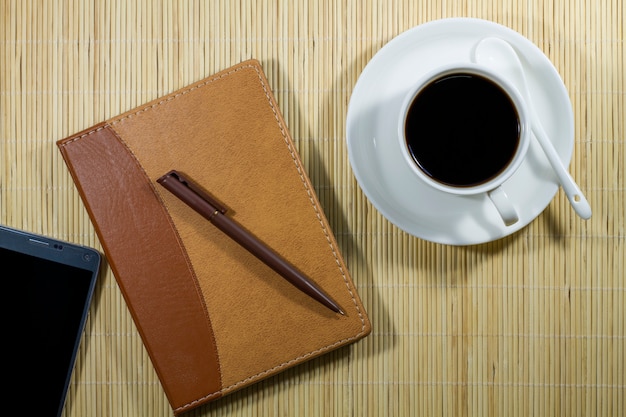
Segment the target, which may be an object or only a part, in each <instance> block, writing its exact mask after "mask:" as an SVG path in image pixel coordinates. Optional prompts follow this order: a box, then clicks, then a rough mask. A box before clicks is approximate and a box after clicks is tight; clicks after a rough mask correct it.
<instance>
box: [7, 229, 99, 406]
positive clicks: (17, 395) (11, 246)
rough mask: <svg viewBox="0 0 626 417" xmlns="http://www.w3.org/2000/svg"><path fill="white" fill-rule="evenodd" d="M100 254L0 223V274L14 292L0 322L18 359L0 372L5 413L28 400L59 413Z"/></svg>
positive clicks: (10, 350) (12, 356)
mask: <svg viewBox="0 0 626 417" xmlns="http://www.w3.org/2000/svg"><path fill="white" fill-rule="evenodd" d="M100 258H101V256H100V253H99V252H97V251H96V250H94V249H92V248H88V247H84V246H80V245H76V244H73V243H68V242H64V241H60V240H57V239H53V238H50V237H47V236H41V235H37V234H33V233H30V232H27V231H23V230H16V229H13V228H9V227H6V226H0V265H2V268H3V272H2V277H3V278H4V279H5V283H7V284H8V285H7V287H6V289H7V291H8V293H11V294H12V295H11V297H12V298H13V297H19V298H15V301H17V300H18V299H19V302H17V303H13V304H14V306H13V307H12V309H11V311H12V312H13V311H15V312H16V313H17V314H9V315H8V316H7V317H6V318H5V321H4V322H3V324H5V326H4V329H5V332H6V333H7V335H10V342H9V343H5V344H4V348H5V349H4V351H5V352H6V351H7V349H8V353H5V354H6V357H7V358H10V360H11V361H13V362H14V363H15V364H19V366H11V367H8V369H9V371H8V372H5V377H6V381H7V382H8V384H7V385H6V386H8V387H9V388H8V390H9V393H8V397H10V398H12V399H13V401H10V405H9V407H10V408H9V410H8V414H9V415H15V414H17V413H18V412H20V411H22V412H23V410H24V407H25V405H28V404H29V403H32V407H33V408H32V410H33V412H34V413H35V414H37V415H45V416H60V415H61V414H62V412H63V407H64V404H65V400H66V397H67V391H68V388H69V384H70V380H71V376H72V372H73V371H74V366H75V362H76V356H77V352H78V348H79V346H80V342H81V338H82V334H83V330H84V327H85V323H86V321H87V315H88V312H89V307H90V305H91V299H92V296H93V292H94V288H95V285H96V280H97V278H98V270H99V267H100ZM9 289H10V291H9ZM7 339H8V338H7ZM7 342H8V340H7ZM12 407H15V409H13V408H12Z"/></svg>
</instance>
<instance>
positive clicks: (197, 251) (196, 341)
mask: <svg viewBox="0 0 626 417" xmlns="http://www.w3.org/2000/svg"><path fill="white" fill-rule="evenodd" d="M58 146H59V149H60V151H61V153H62V155H63V158H64V159H65V162H66V164H67V166H68V168H69V170H70V173H71V175H72V177H73V179H74V182H75V184H76V186H77V189H78V191H79V193H80V195H81V198H82V200H83V202H84V204H85V207H86V209H87V211H88V213H89V216H90V218H91V220H92V222H93V224H94V226H95V229H96V231H97V233H98V237H99V239H100V242H101V244H102V246H103V249H104V252H105V255H106V257H107V259H108V261H109V263H110V265H111V268H112V271H113V274H114V275H115V277H116V280H117V283H118V285H119V288H120V290H121V292H122V294H123V296H124V298H125V301H126V304H127V305H128V308H129V310H130V313H131V315H132V317H133V319H134V322H135V324H136V326H137V328H138V331H139V333H140V334H141V338H142V341H143V343H144V345H145V347H146V349H147V352H148V354H149V356H150V358H151V361H152V363H153V365H154V367H155V370H156V372H157V374H158V376H159V379H160V381H161V384H162V386H163V388H164V391H165V393H166V395H167V398H168V400H169V402H170V405H171V406H172V409H173V411H174V413H175V414H180V413H183V412H185V411H187V410H190V409H192V408H194V407H196V406H199V405H201V404H204V403H206V402H209V401H212V400H215V399H218V398H219V397H221V396H223V395H226V394H229V393H231V392H233V391H236V390H238V389H240V388H243V387H246V386H248V385H250V384H253V383H255V382H258V381H260V380H262V379H265V378H267V377H269V376H272V375H275V374H277V373H279V372H281V371H283V370H285V369H287V368H289V367H292V366H295V365H298V364H300V363H302V362H304V361H307V360H310V359H312V358H314V357H317V356H319V355H322V354H324V353H327V352H330V351H332V350H334V349H337V348H339V347H341V346H345V345H347V344H350V343H353V342H355V341H357V340H359V339H361V338H363V337H365V336H367V335H368V334H369V332H370V322H369V320H368V317H367V313H366V311H365V309H364V307H363V304H362V302H361V300H360V298H359V295H358V293H357V291H356V288H355V286H354V283H353V281H352V278H351V276H350V274H349V272H348V270H347V268H346V265H345V263H344V260H343V258H342V256H341V253H340V251H339V247H338V246H337V242H336V240H335V237H334V235H333V233H332V231H331V229H330V226H329V223H328V220H327V219H326V217H325V215H324V212H323V210H322V208H321V206H320V203H319V200H318V198H317V196H316V194H315V191H314V189H313V186H312V184H311V182H310V180H309V178H308V176H307V173H306V171H305V169H304V167H303V166H302V163H301V160H300V157H299V155H298V152H297V150H296V148H295V146H294V143H293V141H292V138H291V136H290V134H289V131H288V129H287V126H286V125H285V122H284V120H283V117H282V115H281V112H280V110H279V108H278V106H277V104H276V101H275V99H274V97H273V94H272V92H271V89H270V86H269V84H268V81H267V79H266V77H265V74H264V73H263V70H262V67H261V65H260V63H259V62H258V61H256V60H249V61H245V62H242V63H240V64H238V65H236V66H234V67H232V68H228V69H226V70H224V71H222V72H219V73H217V74H215V75H212V76H210V77H208V78H206V79H203V80H200V81H198V82H196V83H194V84H192V85H189V86H187V87H185V88H183V89H181V90H179V91H176V92H174V93H172V94H169V95H167V96H165V97H162V98H159V99H157V100H154V101H152V102H150V103H147V104H145V105H142V106H139V107H138V108H136V109H133V110H131V111H128V112H126V113H124V114H121V115H119V116H118V117H114V118H112V119H110V120H106V121H103V122H102V123H99V124H97V125H95V126H93V127H91V128H90V129H87V130H85V131H83V132H80V133H77V134H75V135H72V136H71V137H68V138H66V139H63V140H61V141H59V142H58ZM170 170H177V171H179V172H182V173H185V175H188V176H190V177H192V178H193V179H194V181H195V182H196V183H197V184H198V185H199V186H201V187H202V188H203V189H204V190H206V191H208V192H210V193H211V194H212V195H213V196H214V197H215V198H216V199H218V200H220V201H221V203H222V204H224V205H225V206H226V208H227V209H228V213H229V215H230V216H232V218H233V219H234V220H236V221H237V222H238V223H239V224H241V225H243V226H244V227H245V228H246V229H247V231H248V232H249V233H251V234H253V235H254V236H255V237H256V238H258V239H259V240H261V241H262V242H264V243H265V244H266V245H268V246H269V247H271V248H272V249H273V250H275V251H276V252H278V253H279V254H280V255H281V256H282V257H284V258H285V259H286V260H288V261H289V262H291V263H292V264H294V265H295V266H296V267H298V268H299V269H300V270H301V271H302V272H303V273H304V274H306V275H307V276H308V277H309V278H311V279H312V280H313V281H314V283H315V284H316V285H318V286H319V287H321V288H322V289H323V290H324V291H325V292H326V293H327V294H328V295H329V296H330V297H332V298H333V299H334V300H335V301H336V302H337V303H338V304H339V305H340V306H341V308H342V310H343V311H344V312H345V315H340V314H337V313H334V312H333V311H331V310H330V309H328V308H326V307H325V306H323V305H321V304H320V303H318V302H317V301H315V300H313V299H312V298H311V297H309V296H307V295H306V294H304V293H303V292H302V291H299V290H298V289H296V288H295V287H294V286H293V285H291V284H290V283H289V282H287V281H286V280H285V279H282V277H281V276H280V275H278V274H277V273H276V272H274V271H273V270H272V269H270V268H268V267H267V265H265V264H264V263H263V262H261V261H260V260H259V259H258V258H256V257H255V256H253V255H252V254H250V253H249V252H248V251H246V250H245V249H243V248H242V247H241V246H239V245H238V244H237V243H236V242H234V241H233V240H232V239H230V238H229V237H228V236H226V235H225V234H224V233H222V232H221V231H220V230H218V229H217V228H216V227H215V226H213V225H212V224H211V223H210V222H208V221H207V220H206V219H205V218H203V217H202V216H200V215H199V214H198V213H196V212H194V211H193V210H191V209H190V208H189V207H188V206H187V205H185V204H184V203H183V202H181V201H180V200H179V199H177V198H176V197H175V196H174V195H172V194H171V193H169V192H168V191H167V190H165V189H164V188H163V187H160V186H159V185H158V184H157V183H156V180H157V179H158V178H160V177H161V176H162V175H164V174H165V173H167V172H168V171H170Z"/></svg>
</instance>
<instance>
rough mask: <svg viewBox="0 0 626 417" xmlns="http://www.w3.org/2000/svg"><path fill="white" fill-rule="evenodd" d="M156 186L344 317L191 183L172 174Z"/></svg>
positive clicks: (284, 261)
mask: <svg viewBox="0 0 626 417" xmlns="http://www.w3.org/2000/svg"><path fill="white" fill-rule="evenodd" d="M157 182H158V183H159V184H161V185H162V186H163V187H165V188H166V189H167V190H168V191H169V192H171V193H172V194H174V195H175V196H176V197H178V198H179V199H180V200H181V201H183V202H184V203H185V204H187V205H188V206H189V207H191V208H192V209H194V210H195V211H196V212H198V213H199V214H200V215H201V216H202V217H204V218H206V219H207V220H209V221H210V222H211V223H213V225H215V226H216V227H217V228H218V229H220V230H221V231H222V232H224V233H225V234H226V235H227V236H228V237H230V238H231V239H233V240H234V241H235V242H237V243H238V244H239V245H241V246H242V247H244V248H245V249H246V250H248V252H250V253H251V254H253V255H254V256H256V257H257V258H259V259H260V260H261V261H263V263H265V264H266V265H267V266H269V267H270V268H272V269H273V270H274V271H276V272H277V273H279V274H280V275H281V276H282V277H283V278H285V279H286V280H287V281H289V282H290V283H291V284H293V285H294V286H295V287H296V288H298V289H299V290H300V291H302V292H304V293H305V294H307V295H308V296H309V297H311V298H313V299H314V300H317V301H318V302H320V303H321V304H323V305H325V306H326V307H328V308H330V309H331V310H332V311H334V312H336V313H339V314H344V312H343V310H342V309H341V308H340V307H339V305H337V303H336V302H335V301H333V299H332V298H330V297H329V296H328V295H327V294H326V293H325V292H324V291H322V290H321V289H320V288H319V287H318V286H316V285H315V284H314V283H313V282H312V281H311V280H310V279H308V278H307V277H306V276H305V275H304V274H302V273H301V272H300V271H298V269H296V267H294V266H293V265H291V264H290V263H289V262H287V261H286V260H285V259H283V258H282V257H281V256H280V255H279V254H277V253H276V252H275V251H274V250H272V249H271V248H270V247H268V246H267V245H265V244H264V243H263V242H261V241H260V240H259V239H257V238H256V237H254V236H253V235H252V234H250V233H249V232H248V231H246V230H245V229H244V228H243V227H241V226H240V225H239V224H238V223H237V222H235V221H234V220H233V219H231V218H230V217H228V216H225V215H224V213H226V209H225V208H224V207H223V206H222V205H221V204H220V203H219V202H217V201H215V199H213V198H212V197H211V196H209V195H208V194H207V193H205V192H204V191H203V190H202V189H201V188H200V187H198V186H197V185H195V184H194V183H193V182H192V181H190V180H189V179H187V178H185V177H183V176H182V175H181V174H180V173H179V172H177V171H175V170H172V171H170V172H168V173H167V174H165V175H163V176H162V177H160V178H159V179H158V180H157Z"/></svg>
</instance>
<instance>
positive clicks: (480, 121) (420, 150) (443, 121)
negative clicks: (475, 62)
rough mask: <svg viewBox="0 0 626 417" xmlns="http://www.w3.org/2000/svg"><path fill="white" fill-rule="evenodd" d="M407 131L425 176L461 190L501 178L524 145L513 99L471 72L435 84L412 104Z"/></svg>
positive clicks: (413, 154)
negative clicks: (520, 144) (497, 177)
mask: <svg viewBox="0 0 626 417" xmlns="http://www.w3.org/2000/svg"><path fill="white" fill-rule="evenodd" d="M404 128H405V138H406V142H407V146H408V148H409V151H410V152H411V154H412V156H413V159H414V160H415V162H416V163H417V165H418V166H419V167H420V168H421V169H422V171H424V173H426V174H427V175H428V176H430V177H431V178H433V179H434V180H436V181H438V182H441V183H443V184H447V185H451V186H456V187H471V186H475V185H479V184H482V183H485V182H487V181H489V180H490V179H492V178H494V177H496V176H497V175H498V174H499V173H500V172H502V171H503V170H504V168H505V167H506V166H507V165H508V164H509V162H510V161H511V159H512V158H513V156H514V154H515V152H516V151H517V147H518V145H519V135H520V122H519V117H518V115H517V111H516V109H515V106H514V105H513V102H512V101H511V99H510V98H509V97H508V95H507V94H506V93H505V92H504V91H503V90H502V89H501V88H500V87H499V86H497V85H496V84H494V83H493V82H492V81H490V80H488V79H486V78H484V77H481V76H479V75H475V74H469V73H455V74H449V75H444V76H442V77H440V78H438V79H436V80H433V81H432V82H430V83H429V84H428V85H427V86H426V87H425V88H423V89H422V91H420V92H419V94H418V95H417V96H416V97H415V98H414V99H413V103H412V104H411V106H410V108H409V111H408V114H407V119H406V123H405V126H404Z"/></svg>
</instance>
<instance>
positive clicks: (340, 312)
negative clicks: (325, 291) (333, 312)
mask: <svg viewBox="0 0 626 417" xmlns="http://www.w3.org/2000/svg"><path fill="white" fill-rule="evenodd" d="M337 313H339V314H341V315H342V316H345V315H346V313H344V312H343V310H342V309H339V311H338V312H337Z"/></svg>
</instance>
